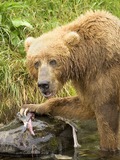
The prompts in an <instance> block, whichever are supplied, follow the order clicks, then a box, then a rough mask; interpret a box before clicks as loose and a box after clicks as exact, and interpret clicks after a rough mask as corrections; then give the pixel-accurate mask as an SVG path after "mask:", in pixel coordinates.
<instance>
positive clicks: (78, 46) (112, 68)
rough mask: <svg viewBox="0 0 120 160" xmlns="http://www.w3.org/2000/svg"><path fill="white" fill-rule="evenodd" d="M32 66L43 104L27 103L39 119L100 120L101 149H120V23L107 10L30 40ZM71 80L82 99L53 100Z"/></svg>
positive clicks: (30, 64)
mask: <svg viewBox="0 0 120 160" xmlns="http://www.w3.org/2000/svg"><path fill="white" fill-rule="evenodd" d="M25 49H26V52H27V66H28V68H29V71H30V73H31V74H32V75H33V77H35V78H36V79H37V82H38V87H39V88H40V90H41V93H42V95H43V96H44V97H46V98H49V99H48V100H47V101H46V102H45V103H42V104H25V105H23V106H22V110H21V111H23V112H25V110H26V109H25V108H28V110H29V111H33V112H36V113H40V114H51V115H53V116H62V117H65V118H70V119H73V118H76V119H89V118H94V117H95V118H96V120H97V126H98V132H99V135H100V147H101V149H102V150H106V151H116V150H118V149H119V147H120V133H119V112H120V111H119V110H120V20H119V19H118V18H117V17H115V16H113V15H112V14H110V13H108V12H106V11H88V12H87V13H86V14H84V15H81V16H80V17H79V18H77V19H76V20H75V21H73V22H71V23H69V24H67V25H64V26H61V27H58V28H56V29H54V30H52V31H50V32H48V33H45V34H43V35H41V36H40V37H38V38H33V37H29V38H27V39H26V41H25ZM69 80H71V82H72V83H73V86H74V87H75V89H76V91H77V94H78V96H74V97H65V98H50V97H53V96H54V95H55V94H56V93H57V92H58V91H59V90H60V89H61V88H62V86H63V85H64V84H65V83H66V82H67V81H69Z"/></svg>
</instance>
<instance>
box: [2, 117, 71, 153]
mask: <svg viewBox="0 0 120 160" xmlns="http://www.w3.org/2000/svg"><path fill="white" fill-rule="evenodd" d="M32 125H33V129H34V132H35V136H33V135H31V133H30V132H29V131H28V130H27V131H26V132H24V133H22V130H23V123H22V122H20V121H19V120H17V119H15V120H13V121H12V122H11V123H9V124H8V125H4V126H3V127H1V128H0V154H5V155H6V154H11V155H17V156H18V155H37V154H38V155H48V154H55V153H57V154H61V152H62V151H63V150H65V149H68V148H70V147H73V137H72V128H71V127H70V126H69V125H67V124H66V123H65V122H63V121H61V120H56V119H53V118H50V117H48V116H45V117H42V116H41V117H39V118H38V117H37V118H36V119H35V120H34V121H33V122H32Z"/></svg>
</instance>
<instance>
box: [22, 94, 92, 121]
mask: <svg viewBox="0 0 120 160" xmlns="http://www.w3.org/2000/svg"><path fill="white" fill-rule="evenodd" d="M26 108H28V110H29V111H31V112H36V113H38V114H51V115H53V116H61V117H64V118H68V119H71V118H73V119H89V118H92V117H95V115H94V112H93V111H92V110H91V109H90V108H87V107H86V106H83V104H81V102H80V99H79V98H78V97H77V96H75V97H65V98H51V99H49V100H47V101H46V102H45V103H42V104H25V105H23V106H22V109H21V114H24V111H25V109H26Z"/></svg>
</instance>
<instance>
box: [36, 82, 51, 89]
mask: <svg viewBox="0 0 120 160" xmlns="http://www.w3.org/2000/svg"><path fill="white" fill-rule="evenodd" d="M38 87H39V88H40V89H42V90H47V89H49V81H42V82H38Z"/></svg>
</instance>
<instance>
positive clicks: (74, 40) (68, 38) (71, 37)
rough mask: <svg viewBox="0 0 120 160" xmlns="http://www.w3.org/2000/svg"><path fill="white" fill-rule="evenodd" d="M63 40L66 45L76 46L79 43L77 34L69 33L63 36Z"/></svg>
mask: <svg viewBox="0 0 120 160" xmlns="http://www.w3.org/2000/svg"><path fill="white" fill-rule="evenodd" d="M64 40H65V42H66V43H67V44H70V45H72V46H73V45H76V44H78V43H79V42H80V36H79V34H78V33H77V32H72V31H71V32H69V33H67V34H66V35H65V37H64Z"/></svg>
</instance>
